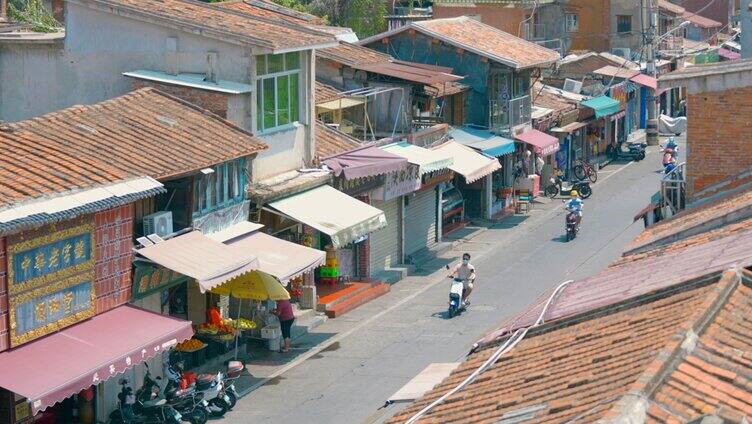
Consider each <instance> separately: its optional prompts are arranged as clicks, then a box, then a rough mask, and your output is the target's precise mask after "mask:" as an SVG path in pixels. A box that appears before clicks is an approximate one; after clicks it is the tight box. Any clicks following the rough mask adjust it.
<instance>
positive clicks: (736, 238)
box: [480, 227, 752, 344]
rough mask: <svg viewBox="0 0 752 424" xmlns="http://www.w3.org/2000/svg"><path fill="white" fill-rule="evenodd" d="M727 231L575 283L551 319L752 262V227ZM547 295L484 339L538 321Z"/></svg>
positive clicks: (553, 308) (623, 263) (550, 314)
mask: <svg viewBox="0 0 752 424" xmlns="http://www.w3.org/2000/svg"><path fill="white" fill-rule="evenodd" d="M727 231H728V233H720V234H701V235H698V236H697V239H694V240H691V241H690V242H689V243H687V246H685V247H681V245H677V246H675V248H671V249H666V250H665V251H660V250H657V251H655V252H648V253H647V254H645V255H641V256H633V257H631V258H628V259H627V258H625V260H622V261H617V263H616V264H615V265H613V266H610V267H608V268H606V269H604V270H603V271H601V272H599V273H597V274H595V275H593V276H591V277H588V278H584V279H581V280H577V281H574V282H573V283H571V284H569V285H568V286H567V289H566V291H565V292H564V293H562V294H561V295H560V296H559V297H558V298H557V300H556V302H555V303H554V304H553V305H552V306H551V307H550V308H549V310H548V313H547V315H546V316H547V320H548V321H552V320H556V319H562V318H566V317H572V316H575V315H577V314H582V313H585V312H588V311H592V310H596V309H599V308H604V307H607V306H609V305H614V304H617V303H619V302H623V301H624V300H626V299H630V298H633V297H636V296H641V295H645V294H647V293H650V292H653V291H655V290H661V289H664V288H666V287H671V286H674V285H677V284H680V283H681V282H683V281H688V280H693V279H699V278H701V277H704V276H707V275H712V274H714V273H718V272H720V271H721V270H724V269H726V268H729V267H732V266H740V267H747V266H752V254H750V252H752V228H751V227H746V228H745V227H742V228H729V229H728V230H727ZM547 296H548V293H545V294H543V295H542V296H541V298H539V299H538V300H537V301H536V302H534V303H533V304H532V305H530V306H528V307H527V308H526V309H525V310H524V311H523V312H521V313H519V314H517V315H515V316H513V317H511V318H509V319H507V320H506V321H505V322H504V323H502V325H501V326H500V327H499V328H498V329H496V330H494V331H492V332H490V333H489V334H487V335H486V336H485V337H484V338H483V339H482V340H481V341H480V343H481V344H485V343H493V342H494V341H495V340H497V339H498V338H499V337H503V336H505V335H507V334H510V332H512V331H515V330H516V329H518V328H521V327H525V326H527V325H530V324H532V323H533V322H535V319H536V318H537V317H538V315H539V314H540V311H541V310H542V308H543V304H544V302H545V299H546V298H547Z"/></svg>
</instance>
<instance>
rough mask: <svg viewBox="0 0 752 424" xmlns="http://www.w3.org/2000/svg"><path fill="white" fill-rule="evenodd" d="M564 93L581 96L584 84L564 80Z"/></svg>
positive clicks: (567, 79)
mask: <svg viewBox="0 0 752 424" xmlns="http://www.w3.org/2000/svg"><path fill="white" fill-rule="evenodd" d="M564 91H568V92H570V93H575V94H580V92H581V91H582V82H581V81H575V80H573V79H569V78H566V79H565V80H564Z"/></svg>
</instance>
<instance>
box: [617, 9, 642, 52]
mask: <svg viewBox="0 0 752 424" xmlns="http://www.w3.org/2000/svg"><path fill="white" fill-rule="evenodd" d="M618 15H628V16H631V17H632V31H631V32H630V33H619V32H618V26H617V16H618ZM609 21H610V31H609V32H610V35H611V40H610V45H609V48H629V49H631V50H632V54H635V53H638V52H639V49H640V46H641V44H640V42H641V38H642V35H641V31H642V24H641V21H642V19H641V10H640V2H639V1H635V0H611V4H610V12H609Z"/></svg>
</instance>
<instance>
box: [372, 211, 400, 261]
mask: <svg viewBox="0 0 752 424" xmlns="http://www.w3.org/2000/svg"><path fill="white" fill-rule="evenodd" d="M401 201H402V197H398V198H396V199H394V200H390V201H388V202H373V204H372V205H373V206H374V207H376V208H379V209H381V210H382V211H384V214H385V215H386V224H387V225H386V227H384V228H382V229H380V230H378V231H376V232H374V233H372V234H371V237H370V242H371V275H373V274H374V273H378V272H380V271H383V270H384V269H385V268H389V267H392V266H394V265H396V264H398V263H400V262H401V258H400V227H401V226H402V222H401V220H400V202H401Z"/></svg>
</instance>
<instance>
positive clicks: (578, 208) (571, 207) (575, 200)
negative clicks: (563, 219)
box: [564, 190, 584, 226]
mask: <svg viewBox="0 0 752 424" xmlns="http://www.w3.org/2000/svg"><path fill="white" fill-rule="evenodd" d="M569 196H570V197H571V199H569V201H568V202H567V203H566V205H565V206H564V207H565V208H566V209H567V211H569V212H570V213H574V214H575V215H577V226H579V225H580V223H581V222H582V205H583V204H584V202H583V201H582V199H581V198H580V193H578V192H577V190H572V191H570V192H569Z"/></svg>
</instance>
